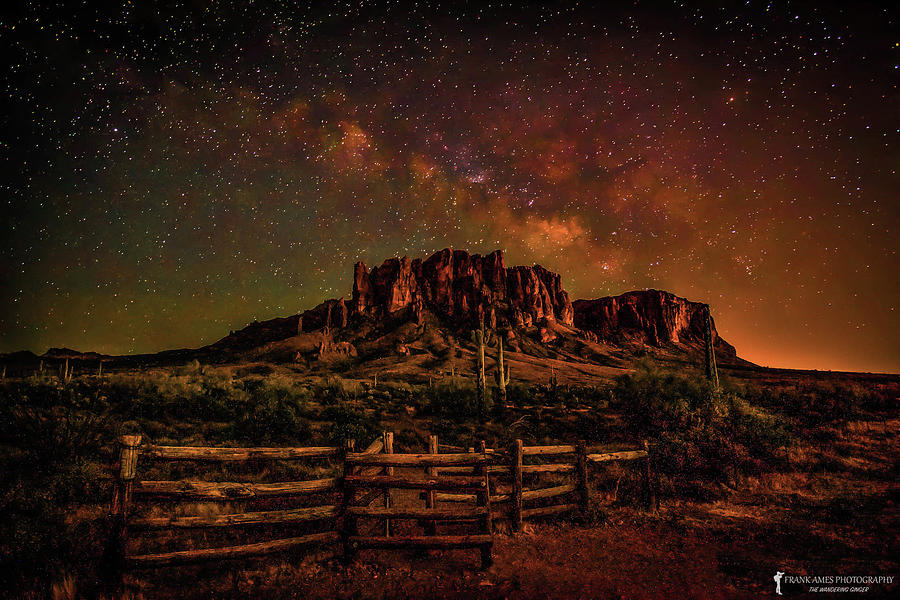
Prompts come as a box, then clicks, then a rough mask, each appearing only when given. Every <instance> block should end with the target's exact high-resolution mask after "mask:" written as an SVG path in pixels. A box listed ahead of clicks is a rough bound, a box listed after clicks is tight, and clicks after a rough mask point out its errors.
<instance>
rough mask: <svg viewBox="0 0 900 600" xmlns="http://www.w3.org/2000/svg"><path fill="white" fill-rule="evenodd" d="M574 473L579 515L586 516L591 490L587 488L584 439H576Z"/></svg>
mask: <svg viewBox="0 0 900 600" xmlns="http://www.w3.org/2000/svg"><path fill="white" fill-rule="evenodd" d="M575 475H576V478H577V481H576V485H577V486H578V503H579V505H580V507H581V516H582V518H584V517H586V516H587V512H588V506H589V504H590V500H591V492H590V489H589V488H588V472H587V446H586V445H585V443H584V440H578V443H577V444H576V446H575Z"/></svg>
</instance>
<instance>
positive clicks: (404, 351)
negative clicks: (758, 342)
mask: <svg viewBox="0 0 900 600" xmlns="http://www.w3.org/2000/svg"><path fill="white" fill-rule="evenodd" d="M708 310H709V308H708V306H707V305H706V304H703V303H699V302H692V301H689V300H686V299H684V298H680V297H678V296H675V295H674V294H671V293H669V292H665V291H660V290H642V291H632V292H627V293H625V294H622V295H620V296H612V297H606V298H597V299H593V300H575V301H574V302H572V301H571V300H570V299H569V294H568V293H567V292H566V290H565V289H564V288H563V287H562V277H561V276H560V275H559V274H558V273H554V272H552V271H549V270H547V269H545V268H543V267H541V266H540V265H534V266H509V267H508V266H506V264H505V260H504V256H503V252H501V251H499V250H497V251H495V252H491V253H490V254H487V255H485V256H481V255H479V254H469V253H468V252H466V251H463V250H450V249H445V250H441V251H440V252H437V253H435V254H433V255H432V256H430V257H428V258H424V259H421V258H416V259H413V260H410V259H409V258H408V257H405V256H404V257H402V258H389V259H387V260H385V261H384V262H383V263H382V264H381V265H378V266H375V267H372V268H369V267H367V266H366V265H365V264H364V263H362V262H358V263H356V265H355V266H354V268H353V280H352V292H351V295H350V299H349V300H345V299H344V298H337V299H331V300H326V301H325V302H323V303H321V304H319V305H318V306H316V307H314V308H312V309H310V310H307V311H304V312H303V313H301V314H296V315H290V316H286V317H279V318H275V319H270V320H267V321H262V322H253V323H251V324H250V325H248V326H246V327H244V328H243V329H240V330H238V331H232V332H231V333H229V334H228V335H227V336H225V337H224V338H222V339H220V340H219V341H217V342H215V343H213V344H210V345H208V346H204V347H202V348H198V349H196V350H188V349H184V350H168V351H165V352H160V353H157V354H145V355H132V356H122V357H108V356H101V355H98V354H96V353H82V352H77V351H74V350H69V349H51V350H50V351H48V352H47V353H46V354H45V355H44V356H43V357H35V358H44V359H50V360H51V362H59V361H62V360H64V359H67V358H68V359H74V360H78V359H81V360H98V359H102V360H103V361H104V362H106V363H108V364H109V367H114V366H116V365H120V366H123V367H126V366H132V365H141V366H152V365H162V364H178V363H181V362H185V361H189V360H193V359H198V360H201V361H204V362H219V363H221V362H233V363H241V362H271V363H281V364H287V365H294V366H295V368H296V367H299V368H306V369H311V370H312V371H314V372H316V371H321V372H325V371H327V370H328V369H329V365H330V364H331V362H334V361H332V360H331V359H332V358H337V359H340V360H343V361H344V362H346V360H345V359H346V358H347V357H351V358H354V364H355V365H356V366H355V367H354V369H356V371H357V372H358V373H359V374H360V375H365V374H366V373H368V372H370V371H371V372H394V373H397V374H401V373H403V374H410V373H415V374H416V376H418V377H425V378H426V380H427V378H428V377H429V373H432V372H435V371H440V370H441V369H442V368H444V369H446V370H447V371H449V370H451V369H452V368H455V362H456V360H457V359H460V358H462V359H464V361H465V360H470V359H471V358H472V357H473V356H474V354H473V352H474V346H473V345H472V342H471V341H470V338H471V336H472V330H473V329H475V328H477V327H479V326H480V325H481V324H482V323H483V324H484V327H485V328H486V329H487V330H488V331H489V333H490V336H489V338H490V340H491V341H490V345H491V346H494V347H496V346H497V344H498V339H499V337H500V336H502V337H503V338H504V340H505V343H504V345H505V347H506V349H507V351H508V353H509V362H510V364H513V365H514V366H516V368H517V369H519V370H520V373H521V374H522V375H526V374H528V376H534V374H535V373H538V372H540V373H543V371H546V370H548V368H549V367H548V365H549V366H554V367H555V368H556V371H557V373H564V372H565V371H566V370H567V369H568V370H570V371H572V375H571V378H572V379H573V380H574V379H577V377H578V376H585V377H588V378H590V377H597V376H609V375H610V373H611V372H612V370H616V369H618V370H620V369H622V368H627V367H628V366H629V365H631V364H632V363H633V362H634V360H635V358H636V357H638V356H642V355H644V354H648V353H649V354H651V355H653V356H655V357H657V358H660V359H662V360H669V361H675V362H679V363H684V362H692V363H698V364H699V360H700V358H701V357H702V355H703V349H704V344H705V338H704V335H705V325H706V319H707V315H708ZM710 321H711V322H712V319H711V317H710ZM712 331H713V335H714V339H715V347H716V354H717V358H718V360H719V362H720V364H732V365H736V366H737V365H749V363H747V362H746V361H743V360H742V359H740V358H738V357H737V353H736V351H735V349H734V347H733V346H732V345H731V344H728V343H727V342H725V341H724V340H722V339H721V338H719V337H718V335H716V332H715V323H714V322H712ZM24 362H29V363H30V362H31V361H24ZM23 364H24V363H23ZM579 365H580V366H579ZM460 368H462V364H461V365H460ZM604 369H606V370H604ZM619 372H620V371H619ZM579 374H580V375H579Z"/></svg>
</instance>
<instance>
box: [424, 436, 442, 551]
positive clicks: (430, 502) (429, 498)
mask: <svg viewBox="0 0 900 600" xmlns="http://www.w3.org/2000/svg"><path fill="white" fill-rule="evenodd" d="M428 453H429V454H438V453H439V450H438V436H436V435H430V436H428ZM425 472H426V474H427V475H428V477H429V478H432V477H437V474H438V470H437V467H428V468H427V469H426V471H425ZM435 498H436V495H435V492H434V490H428V491H427V492H425V508H434V505H435ZM425 533H426V535H435V534H436V533H437V521H428V522H427V523H426V524H425Z"/></svg>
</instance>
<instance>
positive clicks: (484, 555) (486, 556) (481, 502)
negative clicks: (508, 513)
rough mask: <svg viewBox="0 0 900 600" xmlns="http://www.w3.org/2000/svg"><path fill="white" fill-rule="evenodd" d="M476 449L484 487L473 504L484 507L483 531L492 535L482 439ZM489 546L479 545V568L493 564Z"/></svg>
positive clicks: (486, 464) (489, 497) (485, 453)
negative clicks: (479, 458) (479, 455)
mask: <svg viewBox="0 0 900 600" xmlns="http://www.w3.org/2000/svg"><path fill="white" fill-rule="evenodd" d="M478 450H479V451H480V452H481V456H482V457H484V462H483V463H482V464H481V465H479V466H478V467H477V471H478V474H479V475H481V476H482V477H483V478H484V488H483V489H482V491H480V492H478V493H477V494H476V495H475V504H476V505H477V506H483V507H485V515H484V518H483V520H482V528H483V530H484V533H486V534H488V535H491V536H492V535H493V523H492V520H491V483H490V479H489V476H488V473H489V472H490V469H488V462H487V457H488V456H487V448H486V447H485V444H484V440H481V441H480V442H478ZM491 550H492V547H491V546H482V547H481V568H482V569H487V568H489V567H490V566H491V565H492V564H494V558H493V557H492V556H491Z"/></svg>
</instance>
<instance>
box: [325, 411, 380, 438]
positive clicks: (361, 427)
mask: <svg viewBox="0 0 900 600" xmlns="http://www.w3.org/2000/svg"><path fill="white" fill-rule="evenodd" d="M322 419H323V420H324V421H326V422H327V425H326V426H325V431H324V435H325V438H326V439H327V440H328V442H329V443H331V444H332V445H336V446H339V445H343V444H344V442H346V441H347V440H356V444H357V447H359V448H363V447H364V445H366V444H368V443H369V442H371V441H372V439H373V438H374V437H375V435H376V434H377V433H378V423H377V422H376V421H375V419H372V418H369V417H368V416H367V415H366V413H365V411H364V410H362V409H359V408H356V407H354V406H351V405H349V404H347V403H340V404H334V405H332V406H329V407H327V408H326V409H325V410H324V411H323V412H322Z"/></svg>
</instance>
